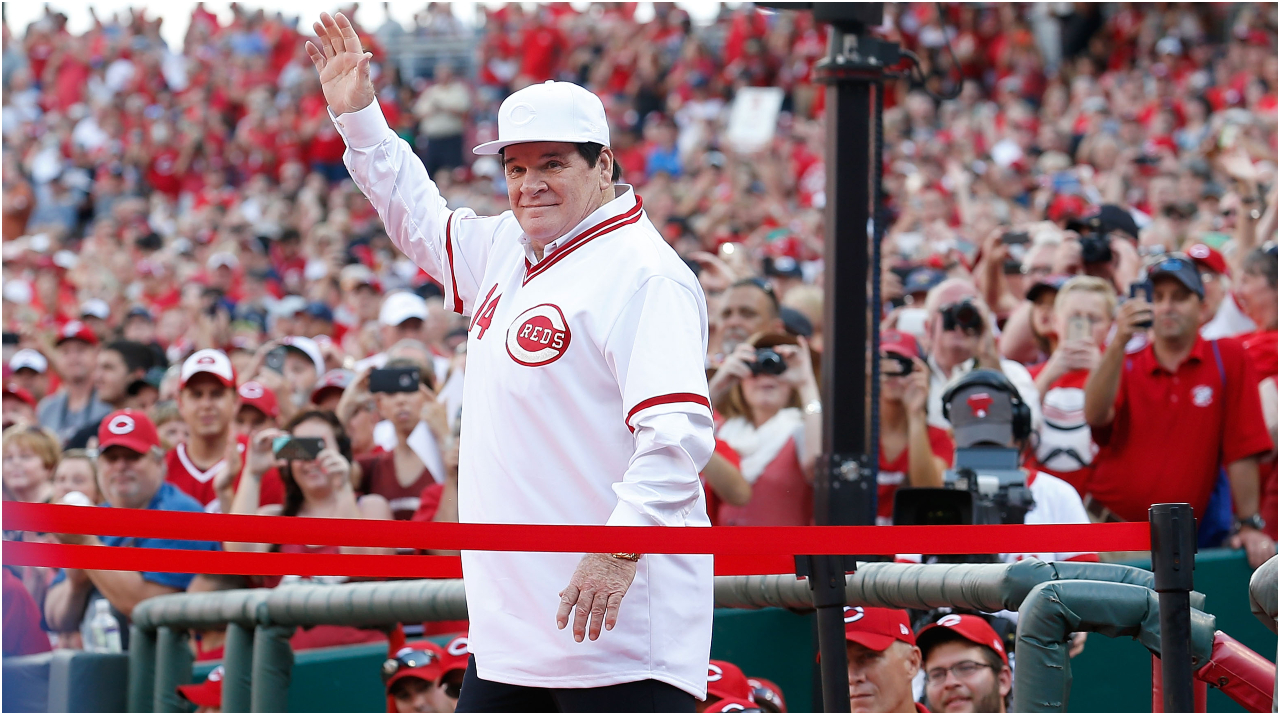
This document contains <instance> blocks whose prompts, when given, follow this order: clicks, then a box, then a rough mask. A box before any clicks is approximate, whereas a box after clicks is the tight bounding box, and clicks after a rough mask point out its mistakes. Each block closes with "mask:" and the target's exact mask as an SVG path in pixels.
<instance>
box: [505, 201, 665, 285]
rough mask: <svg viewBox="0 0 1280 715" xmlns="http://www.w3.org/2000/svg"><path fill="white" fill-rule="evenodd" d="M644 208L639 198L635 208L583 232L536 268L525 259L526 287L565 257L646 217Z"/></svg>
mask: <svg viewBox="0 0 1280 715" xmlns="http://www.w3.org/2000/svg"><path fill="white" fill-rule="evenodd" d="M643 207H644V200H643V199H641V198H640V197H639V196H637V197H636V205H635V206H632V207H631V208H630V209H628V210H627V211H626V212H624V213H621V214H619V215H617V216H613V217H611V218H607V219H605V220H604V221H601V222H600V223H598V224H596V225H595V226H592V227H591V228H589V229H587V230H586V231H583V232H582V233H581V234H579V235H578V237H577V238H574V239H573V240H572V241H569V242H568V243H566V244H565V245H564V246H563V247H562V248H561V249H560V250H558V251H556V252H555V254H554V255H552V256H551V257H550V258H548V259H546V260H544V261H541V262H539V263H538V264H537V265H536V266H535V265H533V264H531V263H529V259H528V258H526V259H524V269H525V275H524V285H528V284H529V281H531V280H533V279H534V278H535V277H536V276H539V275H541V274H543V273H546V272H547V269H549V268H551V267H552V266H554V265H555V264H556V263H559V262H560V261H561V260H563V259H564V257H565V256H567V255H569V254H570V253H573V252H574V251H576V250H578V249H579V248H582V247H583V246H585V245H586V244H588V243H590V242H591V241H593V240H595V239H597V238H599V237H601V236H603V235H605V234H606V233H609V232H610V231H614V230H616V229H619V228H622V227H623V226H626V225H628V224H633V223H635V222H637V221H639V220H640V217H641V216H643V215H644V211H643Z"/></svg>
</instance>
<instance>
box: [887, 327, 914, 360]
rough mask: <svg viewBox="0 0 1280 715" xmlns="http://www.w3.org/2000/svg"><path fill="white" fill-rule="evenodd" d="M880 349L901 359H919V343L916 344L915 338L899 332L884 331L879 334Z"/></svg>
mask: <svg viewBox="0 0 1280 715" xmlns="http://www.w3.org/2000/svg"><path fill="white" fill-rule="evenodd" d="M880 349H881V350H883V351H884V352H887V353H894V354H896V355H902V356H903V357H909V358H918V357H920V343H918V342H916V339H915V336H914V335H911V334H910V333H904V332H902V331H900V330H885V331H883V332H881V333H880Z"/></svg>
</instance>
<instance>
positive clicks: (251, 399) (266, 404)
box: [236, 380, 280, 417]
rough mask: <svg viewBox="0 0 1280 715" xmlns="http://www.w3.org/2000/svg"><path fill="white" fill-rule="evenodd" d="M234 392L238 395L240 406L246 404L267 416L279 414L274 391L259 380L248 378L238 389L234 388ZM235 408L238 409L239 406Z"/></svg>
mask: <svg viewBox="0 0 1280 715" xmlns="http://www.w3.org/2000/svg"><path fill="white" fill-rule="evenodd" d="M236 394H237V395H239V396H240V405H241V406H244V405H248V406H250V407H253V408H256V409H257V410H258V411H259V412H261V413H262V414H264V415H266V416H267V417H279V416H280V402H279V401H278V400H277V399H276V393H275V392H273V391H272V390H271V388H269V387H266V386H264V385H263V384H262V383H261V382H258V381H257V380H250V381H248V382H246V383H245V384H243V385H241V386H240V389H239V390H236ZM236 409H237V410H238V409H239V407H237V408H236Z"/></svg>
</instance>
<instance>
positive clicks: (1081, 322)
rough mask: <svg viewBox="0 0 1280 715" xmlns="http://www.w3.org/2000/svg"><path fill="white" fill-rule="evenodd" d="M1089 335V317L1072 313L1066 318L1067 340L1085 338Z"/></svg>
mask: <svg viewBox="0 0 1280 715" xmlns="http://www.w3.org/2000/svg"><path fill="white" fill-rule="evenodd" d="M1088 337H1089V319H1088V318H1086V317H1084V316H1083V315H1073V316H1071V318H1070V319H1069V320H1067V340H1086V339H1088Z"/></svg>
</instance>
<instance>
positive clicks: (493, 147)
mask: <svg viewBox="0 0 1280 715" xmlns="http://www.w3.org/2000/svg"><path fill="white" fill-rule="evenodd" d="M596 141H598V138H597V137H565V136H558V137H546V138H543V139H537V138H530V137H522V138H520V139H508V140H499V141H492V142H485V143H483V144H480V145H479V146H477V147H476V148H474V149H472V150H471V153H472V154H475V155H476V156H493V155H495V154H497V153H498V152H500V151H502V150H503V149H506V148H507V147H509V146H511V145H513V144H533V143H534V142H563V143H566V144H585V143H587V142H596Z"/></svg>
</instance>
